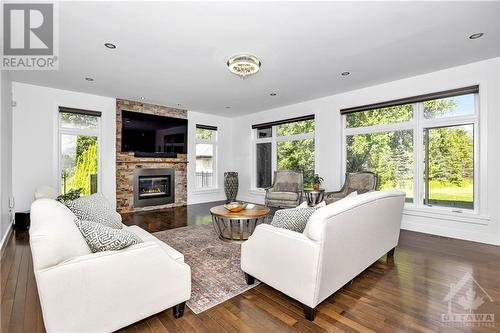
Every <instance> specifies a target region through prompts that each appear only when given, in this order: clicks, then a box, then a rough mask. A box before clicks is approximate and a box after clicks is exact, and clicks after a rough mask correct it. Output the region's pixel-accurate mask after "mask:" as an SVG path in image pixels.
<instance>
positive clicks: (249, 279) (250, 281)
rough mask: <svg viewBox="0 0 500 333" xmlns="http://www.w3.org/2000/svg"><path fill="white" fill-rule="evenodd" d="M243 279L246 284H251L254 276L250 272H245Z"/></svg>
mask: <svg viewBox="0 0 500 333" xmlns="http://www.w3.org/2000/svg"><path fill="white" fill-rule="evenodd" d="M245 281H246V282H247V284H248V285H251V284H254V283H255V278H254V277H253V276H251V275H250V274H247V273H245Z"/></svg>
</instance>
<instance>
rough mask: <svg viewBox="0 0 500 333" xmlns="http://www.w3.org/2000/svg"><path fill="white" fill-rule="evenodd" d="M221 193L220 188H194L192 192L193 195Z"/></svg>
mask: <svg viewBox="0 0 500 333" xmlns="http://www.w3.org/2000/svg"><path fill="white" fill-rule="evenodd" d="M220 191H222V189H221V188H218V187H207V188H196V189H194V190H193V193H194V194H205V193H218V192H220Z"/></svg>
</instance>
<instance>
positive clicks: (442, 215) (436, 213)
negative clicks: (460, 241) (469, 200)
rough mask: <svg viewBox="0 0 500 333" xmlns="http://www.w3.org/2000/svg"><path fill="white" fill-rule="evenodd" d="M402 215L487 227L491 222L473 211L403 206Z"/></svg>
mask: <svg viewBox="0 0 500 333" xmlns="http://www.w3.org/2000/svg"><path fill="white" fill-rule="evenodd" d="M403 215H406V216H415V217H427V218H432V219H441V220H449V221H455V222H461V223H472V224H482V225H487V224H489V221H490V220H491V217H490V216H487V215H481V214H479V213H476V212H474V211H468V210H466V209H464V210H463V211H462V212H461V213H459V212H453V211H451V210H449V209H444V208H437V207H432V208H431V207H412V206H405V207H404V209H403Z"/></svg>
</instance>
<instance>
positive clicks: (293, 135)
mask: <svg viewBox="0 0 500 333" xmlns="http://www.w3.org/2000/svg"><path fill="white" fill-rule="evenodd" d="M252 127H253V128H254V129H255V132H254V134H255V136H254V137H255V182H254V184H255V187H256V188H266V187H269V186H271V185H272V175H273V172H274V171H275V170H285V169H289V170H295V171H298V172H302V173H303V175H304V184H305V186H309V185H312V177H313V176H314V154H315V148H314V127H315V123H314V116H306V117H301V118H294V119H288V120H283V121H278V122H273V123H266V124H260V125H254V126H252Z"/></svg>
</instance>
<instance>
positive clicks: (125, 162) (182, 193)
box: [116, 99, 187, 213]
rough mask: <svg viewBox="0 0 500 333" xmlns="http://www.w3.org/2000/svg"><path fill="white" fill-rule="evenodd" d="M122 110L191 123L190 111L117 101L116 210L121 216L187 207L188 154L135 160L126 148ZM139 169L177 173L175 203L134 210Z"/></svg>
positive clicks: (136, 158) (137, 158)
mask: <svg viewBox="0 0 500 333" xmlns="http://www.w3.org/2000/svg"><path fill="white" fill-rule="evenodd" d="M122 110H126V111H133V112H142V113H149V114H154V115H159V116H167V117H175V118H184V119H187V111H186V110H181V109H175V108H170V107H166V106H161V105H154V104H148V103H141V102H135V101H128V100H123V99H117V100H116V207H117V209H118V211H119V212H120V213H129V212H137V211H143V210H150V209H160V208H168V207H176V206H185V205H186V204H187V154H178V155H177V158H154V157H135V156H134V153H133V152H125V153H123V152H122V151H121V148H122V136H121V134H122V133H121V131H122ZM139 168H144V169H146V168H148V169H160V168H168V169H175V185H174V190H175V202H174V203H170V204H165V205H159V206H148V207H134V170H136V169H139Z"/></svg>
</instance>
